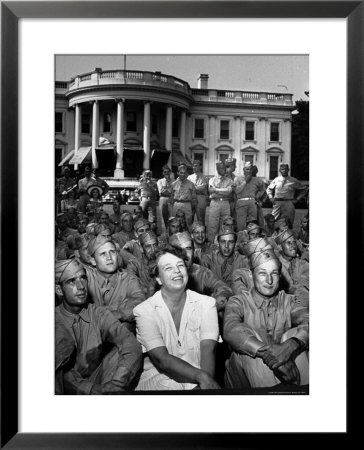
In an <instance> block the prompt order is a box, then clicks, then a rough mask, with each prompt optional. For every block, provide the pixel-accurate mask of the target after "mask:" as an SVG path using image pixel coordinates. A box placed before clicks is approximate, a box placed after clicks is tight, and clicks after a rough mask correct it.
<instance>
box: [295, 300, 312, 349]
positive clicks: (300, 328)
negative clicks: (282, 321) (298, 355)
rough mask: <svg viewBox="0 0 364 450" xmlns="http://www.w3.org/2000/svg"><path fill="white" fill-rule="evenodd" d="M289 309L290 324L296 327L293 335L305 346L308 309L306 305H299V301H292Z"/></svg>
mask: <svg viewBox="0 0 364 450" xmlns="http://www.w3.org/2000/svg"><path fill="white" fill-rule="evenodd" d="M292 305H293V308H292V310H291V321H292V325H294V326H295V327H296V334H295V336H294V337H296V338H297V339H299V340H301V341H302V342H304V343H305V346H306V348H307V347H308V344H309V310H308V308H307V307H306V306H300V305H299V303H294V301H292Z"/></svg>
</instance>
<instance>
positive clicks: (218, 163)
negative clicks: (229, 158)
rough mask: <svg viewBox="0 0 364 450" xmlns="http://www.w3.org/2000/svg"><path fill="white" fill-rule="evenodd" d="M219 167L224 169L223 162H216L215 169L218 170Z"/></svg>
mask: <svg viewBox="0 0 364 450" xmlns="http://www.w3.org/2000/svg"><path fill="white" fill-rule="evenodd" d="M219 167H226V165H225V163H224V161H218V162H217V163H216V169H218V168H219Z"/></svg>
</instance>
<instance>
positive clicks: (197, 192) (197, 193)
mask: <svg viewBox="0 0 364 450" xmlns="http://www.w3.org/2000/svg"><path fill="white" fill-rule="evenodd" d="M196 195H203V196H204V197H205V196H206V194H202V193H198V192H196Z"/></svg>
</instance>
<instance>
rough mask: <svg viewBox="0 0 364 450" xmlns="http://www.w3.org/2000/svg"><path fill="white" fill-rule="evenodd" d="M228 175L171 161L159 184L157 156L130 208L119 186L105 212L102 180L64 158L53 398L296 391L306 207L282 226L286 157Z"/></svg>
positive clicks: (302, 335) (303, 355) (290, 210)
mask: <svg viewBox="0 0 364 450" xmlns="http://www.w3.org/2000/svg"><path fill="white" fill-rule="evenodd" d="M235 170H236V161H235V160H234V159H227V160H226V161H225V162H218V163H217V164H216V171H217V173H216V175H215V176H213V177H212V178H208V177H206V176H205V175H203V174H202V172H201V165H200V162H199V161H194V163H193V174H192V175H189V174H188V170H187V166H186V165H185V164H183V163H181V164H180V165H179V166H178V171H177V178H176V179H175V180H172V179H171V170H170V168H169V167H168V166H167V165H166V166H164V167H163V178H162V179H160V180H158V181H157V182H155V181H153V179H152V172H151V171H150V170H146V171H144V172H143V174H142V176H141V178H140V181H139V184H138V188H137V189H136V194H137V195H138V197H139V199H140V205H139V206H137V207H135V209H134V211H128V210H123V209H122V206H123V199H122V198H121V196H120V195H119V196H118V197H115V198H114V200H113V205H112V208H113V214H108V213H107V212H106V211H105V210H104V202H103V199H102V196H103V195H105V193H106V192H107V191H108V189H109V186H108V185H107V183H106V182H105V181H104V180H102V179H101V178H99V177H98V176H97V174H96V173H95V171H92V170H91V168H90V167H86V168H85V170H84V174H83V175H82V176H81V177H80V178H79V179H78V180H77V179H75V178H73V177H72V176H71V170H70V168H69V167H64V169H63V176H62V177H61V178H59V179H58V180H57V182H56V233H55V240H56V242H55V293H56V294H55V299H56V312H55V380H56V383H55V391H56V394H121V393H123V392H125V391H129V392H130V391H134V390H135V391H167V390H169V391H170V390H191V389H243V390H244V391H246V392H249V391H250V390H254V389H260V388H270V389H279V388H281V387H287V386H288V387H289V388H290V389H303V387H306V386H308V384H309V380H308V351H309V334H308V327H309V216H308V213H307V214H305V215H304V216H303V217H302V219H301V221H300V224H299V226H298V227H296V228H294V227H293V225H294V224H295V222H294V218H295V204H296V203H297V202H298V201H300V200H301V199H304V198H306V199H308V190H307V187H305V185H304V184H302V183H301V182H300V181H298V180H297V179H296V178H293V177H291V176H289V167H288V165H287V164H281V165H280V167H279V171H280V175H279V176H278V177H276V178H275V179H274V180H273V181H271V182H269V181H268V180H264V179H262V178H258V177H257V176H256V175H257V168H256V167H255V166H252V165H251V164H250V163H246V164H245V165H244V168H243V174H242V175H236V174H235ZM264 201H270V202H271V204H272V211H271V213H269V214H266V215H264V214H263V209H262V204H263V202H264ZM307 206H308V203H307ZM158 208H159V211H158V210H157V209H158ZM158 213H159V215H160V218H161V220H160V221H157V214H158Z"/></svg>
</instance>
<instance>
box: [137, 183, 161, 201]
mask: <svg viewBox="0 0 364 450" xmlns="http://www.w3.org/2000/svg"><path fill="white" fill-rule="evenodd" d="M135 191H136V193H138V194H139V195H140V197H151V198H153V199H155V198H156V197H157V196H158V187H157V183H155V182H154V181H152V180H151V181H149V182H147V181H146V180H142V181H140V182H139V185H138V187H137V189H136V190H135Z"/></svg>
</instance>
